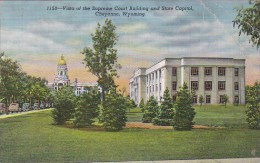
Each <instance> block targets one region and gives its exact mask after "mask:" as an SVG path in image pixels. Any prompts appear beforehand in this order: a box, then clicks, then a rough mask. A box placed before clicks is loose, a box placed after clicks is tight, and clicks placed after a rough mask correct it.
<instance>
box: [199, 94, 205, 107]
mask: <svg viewBox="0 0 260 163" xmlns="http://www.w3.org/2000/svg"><path fill="white" fill-rule="evenodd" d="M203 102H204V97H203V96H202V95H200V97H199V103H200V107H201V106H202V103H203Z"/></svg>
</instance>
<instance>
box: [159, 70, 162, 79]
mask: <svg viewBox="0 0 260 163" xmlns="http://www.w3.org/2000/svg"><path fill="white" fill-rule="evenodd" d="M161 77H162V70H159V78H161Z"/></svg>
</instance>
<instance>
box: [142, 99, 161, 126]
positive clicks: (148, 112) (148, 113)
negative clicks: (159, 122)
mask: <svg viewBox="0 0 260 163" xmlns="http://www.w3.org/2000/svg"><path fill="white" fill-rule="evenodd" d="M144 110H145V111H144V114H143V118H142V122H143V123H152V119H153V118H155V117H156V115H157V114H158V110H159V107H158V103H157V101H156V100H155V99H154V97H153V96H151V97H150V99H149V100H148V101H147V104H146V105H145V109H144Z"/></svg>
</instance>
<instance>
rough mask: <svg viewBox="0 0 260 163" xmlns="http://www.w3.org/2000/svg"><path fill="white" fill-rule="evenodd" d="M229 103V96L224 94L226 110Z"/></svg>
mask: <svg viewBox="0 0 260 163" xmlns="http://www.w3.org/2000/svg"><path fill="white" fill-rule="evenodd" d="M228 101H229V97H228V95H226V94H224V95H223V103H224V105H225V108H226V107H227V103H228Z"/></svg>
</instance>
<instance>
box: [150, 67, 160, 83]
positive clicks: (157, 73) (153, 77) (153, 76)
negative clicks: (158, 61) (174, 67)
mask: <svg viewBox="0 0 260 163" xmlns="http://www.w3.org/2000/svg"><path fill="white" fill-rule="evenodd" d="M158 76H159V78H161V76H162V71H161V70H159V71H158V72H157V71H155V72H154V73H151V74H148V75H147V77H146V81H147V82H148V81H151V80H154V79H157V78H158Z"/></svg>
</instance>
